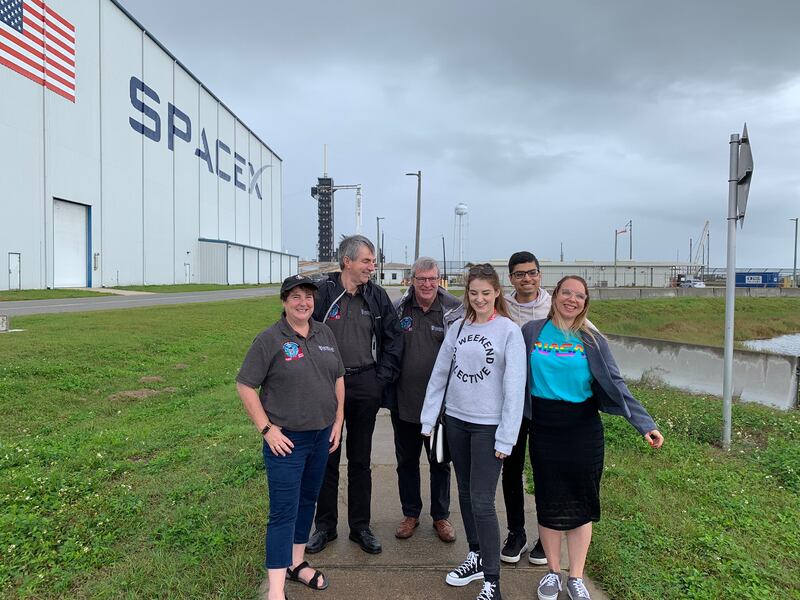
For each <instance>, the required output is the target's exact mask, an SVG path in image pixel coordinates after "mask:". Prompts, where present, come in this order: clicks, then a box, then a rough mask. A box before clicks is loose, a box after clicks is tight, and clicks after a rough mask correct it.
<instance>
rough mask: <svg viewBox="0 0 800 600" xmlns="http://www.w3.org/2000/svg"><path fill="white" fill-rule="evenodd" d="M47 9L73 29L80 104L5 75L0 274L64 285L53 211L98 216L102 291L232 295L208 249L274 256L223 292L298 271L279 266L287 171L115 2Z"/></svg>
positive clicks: (63, 0)
mask: <svg viewBox="0 0 800 600" xmlns="http://www.w3.org/2000/svg"><path fill="white" fill-rule="evenodd" d="M49 5H50V6H51V7H52V8H53V9H55V10H56V11H57V12H58V13H60V14H61V15H62V16H63V17H64V18H65V19H67V20H68V21H70V22H71V23H72V24H73V25H74V26H75V29H76V34H75V36H76V44H75V45H76V67H75V70H76V82H77V89H76V101H75V102H74V103H72V102H70V101H69V100H67V99H65V98H63V97H61V96H58V95H56V94H54V93H52V92H49V91H45V90H44V88H43V87H42V86H41V85H38V84H37V83H35V82H34V81H31V80H30V79H27V78H25V77H23V76H22V75H19V74H18V73H15V72H14V71H12V70H11V69H8V68H6V67H3V66H0V90H2V93H0V139H3V140H7V141H11V140H13V143H12V142H9V143H6V144H2V145H0V262H3V263H6V262H7V260H8V255H9V254H11V253H19V254H20V255H21V265H22V268H21V273H20V280H21V287H22V288H43V287H52V286H54V283H55V281H56V279H57V278H56V277H55V274H54V271H53V265H54V264H57V263H56V261H55V260H54V255H53V253H54V243H53V231H54V223H53V218H54V216H53V215H54V213H53V199H54V198H57V199H61V200H65V201H67V202H72V203H75V204H80V205H84V206H87V207H90V214H91V225H90V227H89V229H90V231H89V232H88V239H89V243H90V245H91V250H90V251H89V253H90V256H87V281H88V280H91V282H92V285H94V286H100V285H103V286H114V285H126V284H169V283H184V282H185V281H186V280H187V278H188V279H190V280H191V281H196V282H202V281H209V282H217V283H220V282H221V283H225V281H220V265H219V264H218V262H217V261H218V256H217V252H218V251H217V250H214V251H206V250H205V249H204V246H205V245H204V244H201V243H200V242H199V238H208V239H217V240H227V241H230V242H233V243H234V244H235V245H241V246H251V247H254V248H257V249H265V250H269V251H271V252H269V253H263V252H261V253H259V254H264V257H259V258H257V259H256V261H255V262H253V260H252V258H251V259H248V260H247V262H246V265H245V263H244V262H243V263H242V267H241V268H240V269H239V274H238V276H235V275H234V274H233V273H228V274H226V277H225V278H226V279H230V277H229V275H230V276H232V277H233V278H234V279H236V280H245V279H246V280H248V281H251V280H261V281H263V275H264V274H265V272H269V273H270V275H269V277H270V278H271V279H274V277H275V273H281V274H282V273H285V274H286V275H289V274H290V273H289V272H288V271H289V270H291V268H292V267H291V265H292V264H294V269H296V268H297V267H296V265H297V257H294V256H288V255H286V256H285V258H281V257H280V256H278V257H277V259H276V258H275V256H274V255H273V252H279V250H280V248H281V245H282V239H281V159H280V158H279V157H278V156H276V155H275V154H274V153H273V152H272V151H271V150H270V148H268V147H267V146H266V145H265V144H263V143H262V142H261V141H260V140H258V138H257V137H256V136H255V135H254V134H253V133H252V132H251V131H249V130H248V129H247V127H246V126H245V125H244V124H243V123H241V122H240V121H238V120H237V119H236V117H235V116H234V115H233V114H232V113H231V112H230V111H229V110H228V109H227V108H226V107H225V106H224V105H223V104H221V103H220V102H219V101H218V100H217V99H216V98H214V96H212V95H211V94H210V93H209V92H208V91H207V90H206V89H205V88H203V87H202V86H201V84H199V83H198V82H197V81H196V80H195V79H194V78H193V76H192V75H191V74H190V73H188V72H187V71H186V70H185V69H184V68H183V67H182V66H181V65H180V64H179V63H177V62H176V61H175V60H174V58H173V57H171V56H170V55H169V54H168V53H167V52H165V51H164V49H163V48H162V47H160V46H159V44H158V43H157V42H156V41H154V40H153V39H152V38H151V37H150V36H149V35H148V34H147V33H145V32H144V31H143V30H142V28H141V27H140V26H139V25H138V24H137V23H135V22H134V21H133V20H132V19H131V18H130V17H129V16H127V15H126V14H125V13H124V11H123V10H121V9H120V8H119V7H118V6H117V5H116V4H115V3H113V2H112V1H111V0H83V1H82V2H72V1H69V0H51V1H50V2H49ZM234 247H236V246H234ZM223 248H224V246H223ZM233 252H234V253H235V252H236V251H233ZM256 252H257V251H256ZM256 256H258V254H257V255H256ZM206 258H207V259H208V260H210V261H211V263H210V264H203V261H204V260H206ZM242 260H243V261H245V260H246V253H244V252H242ZM264 260H266V261H267V262H269V263H270V268H269V269H263V268H262V267H261V262H262V261H264ZM276 260H277V262H278V268H277V269H276V268H275V266H276V265H275V262H276ZM187 273H188V274H189V275H187ZM231 283H233V281H231ZM8 287H9V281H8V278H6V277H0V289H8Z"/></svg>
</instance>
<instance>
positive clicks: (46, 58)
mask: <svg viewBox="0 0 800 600" xmlns="http://www.w3.org/2000/svg"><path fill="white" fill-rule="evenodd" d="M0 65H3V66H5V67H8V68H9V69H11V70H12V71H16V72H17V73H19V74H20V75H24V76H25V77H27V78H28V79H32V80H33V81H35V82H36V83H38V84H39V85H42V86H44V87H46V88H47V89H48V90H50V91H52V92H55V93H56V94H58V95H59V96H63V97H64V98H66V99H67V100H69V101H70V102H75V26H74V25H72V23H70V22H69V21H67V20H66V19H65V18H64V17H62V16H61V15H59V14H58V13H57V12H56V11H54V10H53V9H51V8H50V7H49V6H47V4H45V3H44V2H42V0H0Z"/></svg>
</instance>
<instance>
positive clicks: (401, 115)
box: [123, 0, 800, 265]
mask: <svg viewBox="0 0 800 600" xmlns="http://www.w3.org/2000/svg"><path fill="white" fill-rule="evenodd" d="M123 3H124V4H125V6H126V7H127V8H128V9H129V10H130V11H131V12H132V13H133V14H134V15H135V16H136V17H137V18H138V19H139V20H140V21H141V22H142V23H143V24H144V25H145V27H147V28H148V29H150V30H152V31H153V33H154V34H155V35H156V36H157V37H158V38H159V40H160V41H162V42H163V43H164V44H165V45H166V46H167V47H168V48H169V49H170V50H171V51H173V53H175V54H176V55H177V56H178V57H179V58H180V59H181V60H182V61H183V62H184V63H185V64H186V65H187V66H188V67H189V68H190V69H192V71H193V72H195V73H196V74H197V76H198V77H199V78H200V79H201V80H202V81H203V82H204V83H205V84H206V85H207V86H208V87H209V88H210V89H212V90H213V91H214V92H215V93H216V94H217V95H218V96H219V97H220V98H222V99H223V100H224V101H225V102H226V103H227V104H228V105H229V106H230V107H231V108H232V109H233V110H234V111H235V112H236V113H237V114H238V115H239V116H240V118H242V119H243V120H244V121H245V122H246V123H247V124H248V125H250V126H251V127H252V128H253V129H254V130H256V131H257V132H258V133H259V135H261V136H262V137H263V138H264V139H265V140H266V141H267V142H268V143H269V144H270V145H271V146H272V147H273V148H274V149H275V151H276V152H278V154H280V155H281V157H282V158H283V159H284V161H285V162H284V188H283V189H284V219H283V223H284V244H285V246H286V249H287V250H289V251H292V252H295V253H299V254H301V256H303V257H310V256H313V254H314V248H315V243H316V240H315V237H314V236H315V232H316V221H315V219H316V211H315V210H314V205H313V201H312V200H311V199H310V198H308V188H309V187H310V185H312V184H313V183H314V180H315V178H316V176H318V175H320V174H321V170H322V169H321V167H322V164H321V163H322V159H321V155H322V145H323V143H327V144H328V145H329V149H330V162H329V170H330V172H331V175H333V176H334V177H335V178H336V180H337V181H341V182H348V183H353V182H358V183H362V184H364V186H365V223H367V224H368V223H374V219H375V217H376V216H378V215H380V216H384V217H386V221H385V225H386V227H387V231H388V232H391V234H392V235H391V236H388V237H387V242H389V243H390V244H393V245H394V253H395V254H394V258H395V259H399V258H400V257H401V253H402V250H403V246H404V245H408V244H411V245H413V218H412V215H409V212H408V207H409V205H410V204H411V202H412V201H413V193H414V186H413V185H411V182H410V178H406V177H405V176H404V173H405V172H406V171H409V170H417V169H422V170H423V173H424V179H423V181H424V183H423V197H424V204H423V206H424V210H423V247H422V251H423V252H429V253H433V252H438V250H437V249H438V247H439V244H440V239H439V238H438V237H437V236H438V235H440V234H441V232H442V231H444V233H445V234H446V236H447V237H448V238H450V237H451V236H452V220H453V217H452V211H453V207H454V205H455V204H456V203H457V202H458V201H462V202H466V203H467V204H468V205H469V207H470V223H471V225H470V238H471V242H470V244H469V247H470V249H471V252H472V254H474V256H473V258H476V259H481V258H488V257H501V258H502V257H503V256H506V255H507V254H508V253H510V252H512V251H514V250H515V249H518V247H521V246H528V245H532V244H536V246H537V248H538V247H542V248H544V249H545V250H544V251H543V252H542V254H543V255H547V254H549V255H550V256H555V255H556V252H555V250H554V249H556V248H558V247H559V244H560V242H561V241H564V240H565V239H568V240H569V242H568V243H567V244H565V247H566V248H569V249H570V253H568V258H576V257H581V258H595V259H598V260H599V259H607V258H609V255H610V250H609V246H610V244H609V238H611V239H612V241H613V229H614V228H615V227H621V226H622V225H623V224H624V223H625V222H626V221H627V220H628V219H634V222H635V223H637V227H638V229H637V236H636V238H635V239H636V253H635V254H636V256H637V257H639V258H642V259H645V258H646V259H655V260H671V259H672V258H673V257H674V256H675V254H676V249H682V248H683V247H684V245H687V246H688V242H687V240H688V237H689V236H697V235H698V234H699V232H700V230H701V229H702V226H703V223H704V222H705V220H706V219H709V220H711V223H712V225H711V226H712V238H713V239H715V240H716V243H717V244H718V246H717V247H718V248H721V246H720V245H719V244H721V243H722V240H723V239H724V227H725V207H726V189H727V185H726V180H727V156H728V154H727V141H728V136H729V134H730V133H731V132H734V131H739V130H740V129H741V126H742V123H743V122H744V121H748V124H749V128H750V133H751V136H752V140H753V151H754V156H755V161H756V173H755V175H754V180H753V188H752V191H751V204H750V207H751V209H750V210H751V213H752V214H751V215H749V216H748V221H747V223H746V225H745V229H744V231H743V232H742V234H741V235H740V238H739V243H740V252H739V260H740V264H748V263H758V264H776V265H777V264H780V265H785V264H788V263H789V261H790V259H791V256H790V255H789V254H788V252H787V251H786V248H785V246H786V245H787V244H789V243H790V239H789V238H790V237H791V235H792V234H793V231H792V230H790V227H789V226H788V225H787V223H788V222H787V221H786V219H787V218H788V217H789V216H797V213H800V203H799V202H798V200H797V198H798V197H800V181H798V178H797V177H795V176H794V171H795V165H796V164H797V163H798V161H800V152H798V148H797V147H796V144H795V143H794V139H795V138H796V137H797V135H798V133H800V117H799V115H800V110H798V109H799V108H800V106H799V105H800V67H799V66H798V61H797V56H798V50H800V47H799V46H800V42H798V40H797V33H796V27H797V23H798V22H800V3H797V2H794V1H789V0H785V1H780V2H778V1H774V0H773V1H771V0H767V1H765V2H759V3H757V4H756V3H752V2H747V1H744V0H733V1H728V0H711V1H700V2H698V1H696V0H695V1H689V0H675V1H672V2H655V1H646V0H612V1H603V2H598V1H596V0H594V1H590V0H564V1H561V2H538V1H536V2H534V1H530V0H528V1H518V2H495V3H487V2H478V1H476V0H468V1H458V2H456V1H455V0H447V1H442V2H438V1H437V2H422V1H421V0H412V1H410V2H404V3H402V4H397V3H395V4H389V3H381V2H366V1H363V2H362V1H355V0H350V1H337V2H319V1H314V2H302V1H299V2H287V3H278V2H249V1H245V0H236V1H233V2H227V3H225V4H224V5H223V12H222V13H220V9H219V7H220V5H219V4H218V3H212V2H210V1H207V0H195V1H189V0H171V1H170V2H168V3H165V2H163V1H161V0H123ZM301 198H302V199H303V200H302V201H300V199H301ZM337 198H339V196H337ZM534 215H535V219H534ZM336 223H337V236H338V233H342V232H345V231H349V230H350V229H342V228H352V223H353V217H352V201H351V200H350V199H349V198H348V197H346V196H341V200H338V199H337V221H336ZM534 223H535V224H536V228H534ZM564 223H568V224H564ZM784 226H785V227H784ZM784 229H785V231H784ZM367 231H368V232H369V231H370V230H369V229H367ZM426 244H427V245H426ZM389 249H390V250H392V247H390V248H389ZM534 249H536V248H534ZM679 253H682V250H681V251H680V252H679ZM712 256H716V257H718V259H712V260H718V261H719V263H720V264H721V262H722V260H723V255H722V252H721V251H720V252H718V253H717V254H716V255H714V254H712Z"/></svg>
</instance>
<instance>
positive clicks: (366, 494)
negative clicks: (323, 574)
mask: <svg viewBox="0 0 800 600" xmlns="http://www.w3.org/2000/svg"><path fill="white" fill-rule="evenodd" d="M344 390H345V391H344V398H345V399H344V426H345V429H346V430H347V438H346V439H345V442H344V446H345V452H346V453H347V522H348V524H349V525H350V529H351V530H353V531H358V530H359V529H364V528H366V527H369V522H370V518H371V510H370V503H371V502H372V469H371V467H370V459H371V455H372V434H373V432H374V431H375V417H376V416H377V414H378V409H379V408H380V404H381V393H382V391H383V384H382V383H381V382H380V381H379V380H378V378H377V376H376V374H375V369H370V370H368V371H363V372H361V373H358V374H355V375H345V377H344ZM341 457H342V447H341V446H339V448H337V449H336V452H334V453H333V454H331V455H330V456H329V457H328V465H327V467H326V469H325V479H324V481H323V482H322V489H321V490H320V492H319V500H317V515H316V517H315V518H314V523H315V525H316V527H317V529H320V530H323V531H336V526H337V524H338V521H339V506H338V499H339V462H340V460H341Z"/></svg>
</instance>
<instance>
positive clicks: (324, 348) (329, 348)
mask: <svg viewBox="0 0 800 600" xmlns="http://www.w3.org/2000/svg"><path fill="white" fill-rule="evenodd" d="M319 349H320V350H321V351H322V352H336V348H334V347H333V346H320V347H319Z"/></svg>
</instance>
